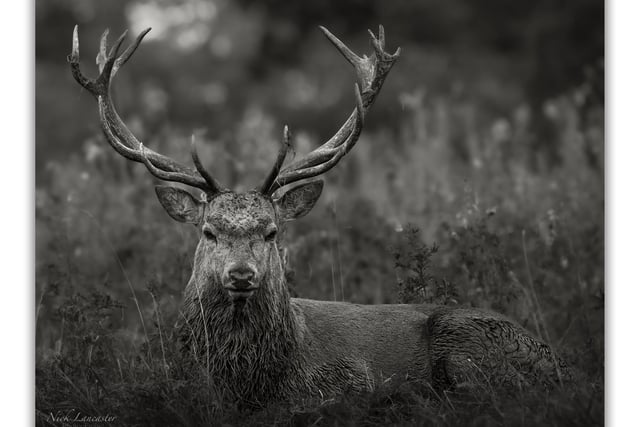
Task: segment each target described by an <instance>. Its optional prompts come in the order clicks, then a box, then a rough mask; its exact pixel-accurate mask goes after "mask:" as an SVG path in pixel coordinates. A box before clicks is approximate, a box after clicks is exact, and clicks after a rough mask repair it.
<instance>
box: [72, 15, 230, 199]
mask: <svg viewBox="0 0 640 427" xmlns="http://www.w3.org/2000/svg"><path fill="white" fill-rule="evenodd" d="M150 30H151V28H147V29H146V30H144V31H142V32H141V33H140V34H139V35H138V37H136V39H135V41H134V42H133V43H132V44H131V45H130V46H129V47H127V48H126V49H125V51H124V52H123V53H122V55H120V56H118V52H119V51H120V48H121V46H122V43H123V42H124V39H125V37H126V35H127V31H125V32H124V33H123V34H122V35H121V36H120V37H119V38H118V40H117V41H116V43H115V44H114V45H113V46H112V47H111V49H110V50H109V53H108V54H107V36H108V34H109V31H108V30H106V31H105V32H104V33H103V34H102V37H101V38H100V48H99V50H98V55H97V57H96V63H97V65H98V70H99V72H100V74H99V75H98V77H96V78H95V79H90V78H87V77H86V76H84V75H83V74H82V72H81V71H80V43H79V39H78V26H77V25H76V26H75V27H74V29H73V40H72V47H71V54H70V55H69V56H68V57H67V61H68V62H69V64H70V65H71V73H72V75H73V77H74V78H75V80H76V81H77V82H78V83H79V84H80V85H81V86H82V87H84V88H85V89H87V90H88V91H89V92H90V93H91V94H92V95H93V96H94V97H95V98H96V99H97V101H98V112H99V116H100V125H101V128H102V131H103V132H104V134H105V136H106V138H107V141H108V142H109V144H110V145H111V147H113V149H114V150H115V151H116V152H117V153H118V154H120V155H122V156H123V157H125V158H127V159H129V160H133V161H136V162H139V163H143V164H145V165H146V166H147V169H149V171H150V172H151V173H152V174H153V175H154V176H156V177H158V178H160V179H163V180H166V181H174V182H180V183H183V184H186V185H189V186H191V187H196V188H200V189H202V190H204V191H205V192H207V193H209V194H215V193H217V192H220V191H222V190H221V187H220V186H219V185H218V183H217V182H216V181H215V180H214V179H213V178H212V177H211V176H210V175H209V174H208V173H207V172H206V171H205V170H204V168H203V167H202V163H201V162H200V161H199V158H198V156H197V153H196V155H195V156H193V153H192V157H194V163H195V162H197V163H196V170H195V171H194V170H193V169H192V168H189V167H187V166H184V165H182V164H180V163H178V162H176V161H175V160H173V159H171V158H169V157H167V156H164V155H162V154H159V153H156V152H155V151H153V150H151V149H149V148H148V147H145V146H144V145H143V144H142V143H141V142H140V141H138V139H137V138H136V137H135V136H134V135H133V133H131V131H130V130H129V129H128V128H127V126H126V125H125V124H124V122H123V121H122V119H121V118H120V116H119V115H118V113H117V111H116V109H115V107H114V105H113V101H112V99H111V96H110V87H111V80H112V79H113V77H114V76H115V74H116V73H117V71H118V69H119V68H120V67H122V65H124V64H125V63H126V62H127V61H128V60H129V59H130V58H131V56H132V55H133V53H134V52H135V51H136V49H137V48H138V46H139V45H140V43H141V42H142V39H143V38H144V36H145V35H146V34H147V33H148V32H149V31H150ZM142 147H144V149H142ZM149 165H151V167H149ZM203 172H204V173H203Z"/></svg>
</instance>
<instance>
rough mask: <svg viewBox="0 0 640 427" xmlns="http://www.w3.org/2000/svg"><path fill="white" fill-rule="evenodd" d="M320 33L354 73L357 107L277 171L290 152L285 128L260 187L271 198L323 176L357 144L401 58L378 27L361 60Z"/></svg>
mask: <svg viewBox="0 0 640 427" xmlns="http://www.w3.org/2000/svg"><path fill="white" fill-rule="evenodd" d="M320 30H322V32H323V33H324V35H325V36H326V37H327V38H328V39H329V41H330V42H331V43H333V45H334V46H335V47H336V48H337V49H338V50H339V51H340V53H341V54H342V56H344V57H345V59H346V60H347V61H348V62H349V63H350V64H351V65H352V66H353V67H354V68H355V70H356V75H357V77H358V83H356V85H355V95H356V108H355V109H354V111H353V112H352V113H351V116H349V118H348V119H347V121H346V122H345V123H344V124H343V125H342V127H341V128H340V129H339V130H338V132H337V133H336V134H335V135H334V136H333V137H331V139H329V140H328V141H327V142H325V143H324V144H322V145H321V146H320V147H318V148H316V149H315V150H313V151H312V152H311V153H309V154H307V155H306V156H304V157H303V158H301V159H300V160H298V161H296V162H293V163H291V164H289V165H288V166H287V167H285V168H284V169H282V170H280V169H281V167H282V163H283V161H284V158H285V157H286V154H287V152H288V150H289V136H288V129H287V128H286V127H285V137H284V138H283V142H282V147H281V148H280V151H279V153H278V158H277V161H276V164H275V165H274V167H273V169H272V171H271V173H270V174H269V176H268V177H267V179H266V180H265V182H264V184H263V185H262V187H261V191H262V192H263V193H264V194H268V195H271V194H273V192H274V191H276V190H277V189H279V188H281V187H284V186H285V185H288V184H291V183H293V182H296V181H300V180H302V179H306V178H311V177H314V176H317V175H320V174H323V173H325V172H326V171H328V170H329V169H331V168H332V167H334V166H335V165H336V164H338V162H339V161H340V159H341V158H342V157H344V155H345V154H347V153H348V152H349V151H350V150H351V149H352V148H353V146H354V145H355V144H356V142H357V141H358V137H359V136H360V132H361V131H362V126H363V124H364V116H365V114H366V113H367V111H368V110H369V108H370V107H371V105H372V104H373V102H374V101H375V99H376V96H377V95H378V93H379V92H380V89H382V84H383V83H384V79H385V78H386V76H387V74H388V73H389V71H390V70H391V67H393V64H394V63H395V62H396V60H397V59H398V57H399V56H400V48H398V49H397V50H396V52H395V53H393V54H390V53H387V52H385V51H384V44H385V37H384V28H383V27H382V25H380V27H379V30H378V37H376V36H375V35H374V34H373V32H371V31H369V35H370V36H371V44H372V45H373V49H374V53H373V54H372V55H370V56H362V57H359V56H358V55H356V54H355V53H353V52H352V51H351V50H350V49H349V48H348V47H347V46H346V45H345V44H344V43H342V41H340V40H339V39H338V38H337V37H336V36H334V35H333V34H331V33H330V32H329V30H327V29H326V28H324V27H320Z"/></svg>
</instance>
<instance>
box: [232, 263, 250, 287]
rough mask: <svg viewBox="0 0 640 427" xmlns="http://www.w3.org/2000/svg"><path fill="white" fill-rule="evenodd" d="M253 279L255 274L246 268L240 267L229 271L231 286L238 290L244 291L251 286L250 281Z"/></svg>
mask: <svg viewBox="0 0 640 427" xmlns="http://www.w3.org/2000/svg"><path fill="white" fill-rule="evenodd" d="M254 277H255V272H254V271H253V269H251V268H250V267H248V266H245V265H241V266H238V267H234V268H233V269H232V270H229V278H230V279H231V281H232V282H233V286H235V287H236V288H238V289H246V288H248V287H249V286H251V281H252V280H253V278H254Z"/></svg>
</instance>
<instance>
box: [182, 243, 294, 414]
mask: <svg viewBox="0 0 640 427" xmlns="http://www.w3.org/2000/svg"><path fill="white" fill-rule="evenodd" d="M270 258H271V260H270V264H271V268H269V269H268V272H267V274H266V275H265V277H264V279H263V283H261V285H260V288H259V289H258V290H257V291H256V293H255V294H254V295H253V296H252V297H251V298H249V299H248V300H247V301H246V302H239V303H238V302H236V303H233V302H232V301H231V300H230V298H229V297H228V295H227V292H226V291H225V290H224V289H223V288H222V286H221V284H220V283H218V279H214V280H213V283H212V282H211V279H207V278H206V277H202V276H203V274H202V273H201V272H202V269H201V268H199V263H198V256H197V255H196V262H195V267H194V272H193V274H192V277H191V279H190V281H189V284H188V286H187V289H186V291H185V301H184V314H185V320H186V322H185V324H184V326H183V330H182V337H183V341H184V342H185V343H186V346H187V350H188V351H189V352H190V353H191V354H195V355H196V356H197V357H198V359H199V361H200V363H201V364H202V365H204V366H207V368H208V370H209V372H210V373H211V375H212V378H213V380H214V381H216V382H217V384H219V385H220V386H222V388H223V389H225V390H224V391H227V392H231V393H232V395H233V396H234V397H237V398H240V399H242V400H244V401H247V402H259V401H264V400H271V399H274V398H275V399H285V398H287V397H288V396H291V394H292V392H294V393H295V392H297V391H301V390H300V387H301V386H302V384H303V383H304V379H303V374H302V372H303V370H302V369H301V363H302V360H301V358H302V351H301V347H302V327H301V325H299V324H298V322H297V319H296V317H295V315H294V313H293V311H292V309H291V305H290V300H289V294H288V291H287V287H286V283H285V280H284V272H283V268H282V264H281V260H280V258H279V256H278V251H277V250H275V249H274V250H272V251H271V255H270Z"/></svg>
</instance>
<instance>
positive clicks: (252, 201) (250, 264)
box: [68, 26, 400, 306]
mask: <svg viewBox="0 0 640 427" xmlns="http://www.w3.org/2000/svg"><path fill="white" fill-rule="evenodd" d="M320 29H321V30H322V32H323V33H324V34H325V36H326V37H327V38H328V39H329V40H330V41H331V42H332V43H333V44H334V45H335V46H336V47H337V49H338V50H339V51H340V53H341V54H342V55H343V56H344V57H345V58H346V59H347V61H349V63H351V65H352V66H353V67H354V68H355V70H356V74H357V78H358V82H357V83H356V85H355V99H356V107H355V109H354V111H353V112H352V114H351V115H350V117H349V118H348V119H347V121H346V122H345V123H344V124H343V125H342V127H341V128H340V129H339V130H338V131H337V133H336V134H335V135H334V136H333V137H332V138H331V139H329V140H328V141H327V142H325V143H324V144H323V145H321V146H320V147H318V148H316V149H315V150H313V151H312V152H311V153H309V154H308V155H306V156H304V157H303V158H301V159H299V160H297V161H295V162H292V163H291V164H289V165H287V166H286V167H283V165H284V162H285V159H286V158H287V154H288V153H289V151H290V147H291V144H290V141H291V135H290V133H289V130H288V129H287V127H286V126H285V128H284V136H283V138H282V145H281V148H280V150H279V152H278V155H277V158H276V161H275V164H274V166H273V168H272V169H271V171H270V172H269V174H268V176H267V177H266V179H265V181H264V182H263V183H262V184H261V185H260V186H258V187H257V188H255V189H253V190H250V191H247V192H242V193H238V192H234V191H231V190H228V189H226V188H224V187H223V186H221V185H220V183H219V182H218V181H217V180H216V179H214V178H213V177H212V176H211V175H210V174H209V173H208V172H207V171H206V170H205V168H204V167H203V165H202V163H201V161H200V159H199V157H198V152H197V149H196V143H195V140H192V144H191V154H192V158H193V163H194V165H195V169H192V168H189V167H187V166H185V165H182V164H180V163H178V162H176V161H174V160H172V159H170V158H168V157H166V156H163V155H162V154H159V153H156V152H155V151H153V150H151V149H149V148H147V147H146V146H144V145H143V144H142V143H141V142H140V141H138V139H136V137H135V136H134V135H133V134H132V133H131V131H130V130H129V129H127V127H126V125H125V124H124V122H123V121H122V119H121V118H120V116H119V115H118V113H117V112H116V110H115V107H114V104H113V102H112V99H111V96H110V86H111V81H112V79H113V78H114V76H115V75H116V73H117V72H118V70H119V69H120V68H121V67H122V66H123V65H124V64H125V63H126V62H127V61H128V60H129V59H130V58H131V56H132V55H133V53H134V52H135V50H136V49H137V48H138V46H139V44H140V42H141V41H142V39H143V37H144V36H145V35H146V34H147V33H148V32H149V31H150V29H147V30H145V31H143V32H142V33H141V34H140V35H139V36H138V37H137V38H136V40H135V41H134V42H133V43H132V44H131V45H130V46H129V47H128V48H127V49H125V50H124V52H123V53H122V54H119V51H120V48H121V46H122V44H123V41H124V38H125V36H126V32H125V33H124V34H123V35H122V36H120V38H119V39H118V40H117V41H116V43H115V45H114V46H113V47H112V48H111V49H110V51H109V52H108V53H107V35H108V30H107V31H105V33H104V34H103V35H102V39H101V42H100V49H99V54H98V57H97V63H98V68H99V72H100V73H99V75H98V77H97V78H95V79H90V78H87V77H85V76H84V75H83V74H82V73H81V71H80V67H79V56H80V54H79V41H78V28H77V26H76V28H75V29H74V32H73V44H72V52H71V55H69V57H68V62H69V63H70V64H71V71H72V74H73V76H74V78H75V79H76V81H77V82H78V83H79V84H80V85H81V86H82V87H84V88H85V89H87V90H88V91H89V92H90V93H91V94H92V95H93V96H94V97H95V98H96V100H97V101H98V112H99V115H100V124H101V127H102V131H103V132H104V134H105V136H106V139H107V141H108V143H109V144H110V145H111V146H112V147H113V149H115V150H116V151H117V152H118V153H119V154H121V155H122V156H124V157H125V158H127V159H129V160H133V161H135V162H140V163H143V164H144V165H145V166H146V168H147V169H148V170H149V172H150V173H151V174H152V175H153V176H155V177H156V178H158V179H161V180H165V181H173V182H178V183H182V184H185V185H187V186H190V187H194V188H198V189H200V190H202V191H203V197H201V198H196V197H194V196H192V195H191V194H190V193H189V192H188V191H186V190H183V189H181V188H177V187H171V186H158V187H156V193H157V196H158V199H159V200H160V203H161V204H162V206H163V207H164V208H165V210H166V211H167V213H168V214H169V215H170V216H171V217H172V218H173V219H175V220H177V221H180V222H185V223H190V224H194V225H195V226H197V227H198V229H199V230H200V232H201V234H200V241H199V243H198V248H197V250H196V254H195V259H194V270H193V274H192V277H191V280H190V282H189V285H188V288H187V293H189V292H191V293H193V294H194V295H196V294H197V296H198V299H199V300H201V301H202V300H206V301H216V304H227V305H229V306H233V305H235V303H244V302H246V301H249V300H251V299H258V300H259V298H258V295H263V296H264V298H266V296H268V295H272V296H273V295H275V294H280V293H281V292H286V286H284V269H283V266H282V264H283V262H282V259H281V256H280V251H279V250H278V240H279V236H280V233H281V231H282V230H283V227H284V225H285V223H286V222H288V221H291V220H294V219H296V218H300V217H302V216H304V215H306V214H307V213H308V212H309V211H310V210H311V208H312V207H313V206H314V204H315V202H316V201H317V200H318V198H319V196H320V194H321V192H322V181H319V180H315V181H307V182H305V183H303V184H301V185H298V186H294V187H293V188H290V189H288V190H287V191H285V192H284V193H283V194H281V195H280V196H278V197H276V196H274V194H275V193H276V192H278V193H282V191H278V190H281V189H282V190H283V191H284V189H283V187H285V186H289V185H291V184H293V183H295V182H297V181H300V180H306V179H309V178H313V177H316V176H318V175H321V174H323V173H324V172H326V171H328V170H329V169H331V168H332V167H334V166H335V165H336V164H337V163H338V162H339V161H340V159H341V158H342V157H344V156H345V154H347V153H348V152H349V150H351V149H352V148H353V146H354V145H355V143H356V141H357V140H358V137H359V136H360V132H361V130H362V126H363V123H364V118H365V114H366V112H367V110H368V109H369V107H370V106H371V105H372V104H373V102H374V100H375V98H376V96H377V94H378V93H379V91H380V89H381V88H382V84H383V82H384V79H385V77H386V75H387V73H388V72H389V71H390V69H391V67H392V66H393V64H394V62H395V61H396V59H397V58H398V56H399V54H400V49H398V50H397V51H396V52H395V53H394V54H389V53H387V52H385V51H384V43H385V41H384V29H383V28H382V26H380V29H379V33H378V36H377V37H376V36H375V35H374V34H373V33H372V32H369V33H370V36H371V42H372V45H373V48H374V53H373V54H372V55H370V56H362V57H359V56H358V55H356V54H355V53H353V52H352V51H351V50H350V49H349V48H348V47H346V46H345V45H344V44H343V43H342V42H341V41H340V40H339V39H338V38H336V37H335V36H334V35H333V34H331V33H330V32H329V31H328V30H327V29H325V28H323V27H320ZM204 295H208V297H207V298H204Z"/></svg>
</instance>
